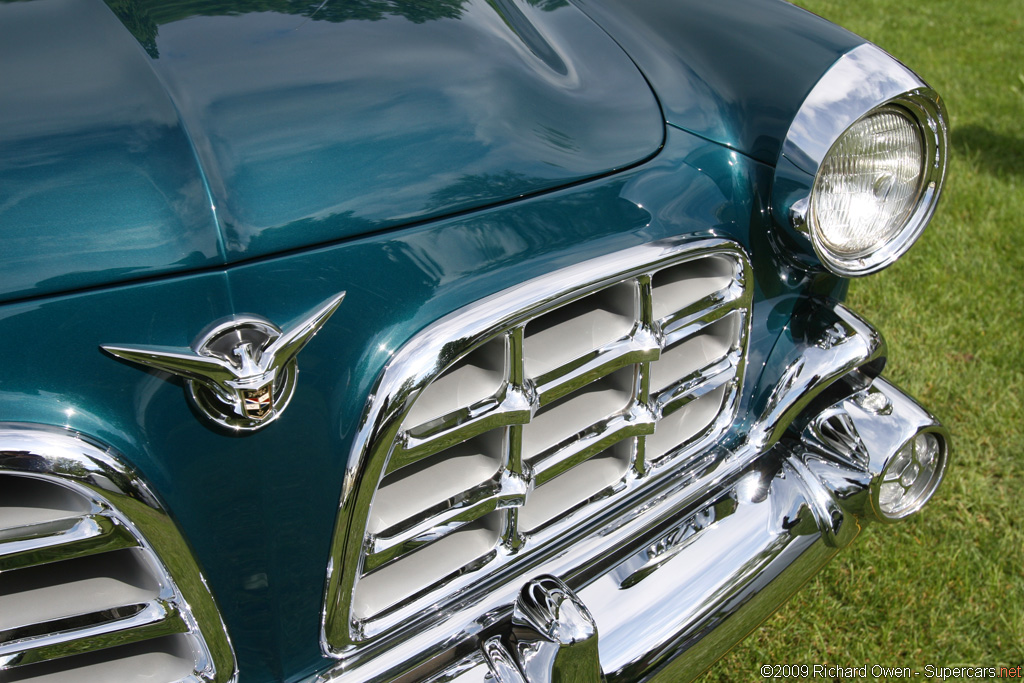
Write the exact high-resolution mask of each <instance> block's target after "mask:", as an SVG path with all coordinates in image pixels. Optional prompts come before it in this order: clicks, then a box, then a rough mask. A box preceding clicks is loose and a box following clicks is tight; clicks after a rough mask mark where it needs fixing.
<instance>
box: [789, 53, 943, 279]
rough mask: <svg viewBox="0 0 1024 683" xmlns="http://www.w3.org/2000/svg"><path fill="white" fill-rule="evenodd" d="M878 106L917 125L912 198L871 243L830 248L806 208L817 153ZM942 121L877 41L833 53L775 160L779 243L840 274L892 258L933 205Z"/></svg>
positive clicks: (936, 101)
mask: <svg viewBox="0 0 1024 683" xmlns="http://www.w3.org/2000/svg"><path fill="white" fill-rule="evenodd" d="M884 111H893V112H896V113H898V114H900V115H902V116H904V117H905V118H906V119H907V120H909V121H910V122H911V123H913V124H914V125H915V126H916V128H917V132H918V134H919V136H920V142H921V144H922V158H923V163H922V169H921V177H920V180H919V184H918V192H917V198H916V201H915V203H914V205H913V207H912V209H911V210H910V211H909V213H908V214H906V215H905V216H901V217H900V219H899V224H898V225H896V224H895V223H893V224H890V226H889V228H890V229H889V230H885V231H880V239H879V240H878V243H877V244H876V245H875V246H874V247H873V248H870V249H867V250H864V251H863V252H860V253H853V254H843V253H838V252H837V251H836V250H834V249H831V248H830V247H829V245H828V240H827V239H826V238H825V235H826V234H827V231H828V227H829V226H827V225H823V224H822V221H821V219H820V217H819V216H818V215H817V214H816V212H815V210H814V203H815V202H814V198H815V194H814V193H815V188H816V187H818V186H819V183H820V178H821V174H822V173H823V167H824V164H825V161H826V160H827V159H828V157H829V155H830V154H831V153H832V151H833V150H834V149H835V148H836V146H837V144H838V143H839V142H840V141H841V140H842V139H843V138H844V136H846V135H847V134H848V133H849V132H850V130H851V128H853V127H854V126H856V125H857V124H858V123H859V122H861V121H863V120H865V119H867V118H869V117H872V116H875V115H877V114H879V113H880V112H884ZM947 121H948V118H947V115H946V110H945V104H944V102H943V100H942V99H941V98H940V97H939V95H938V93H936V92H935V91H934V90H933V89H932V88H930V87H929V86H928V85H927V84H925V83H924V81H922V80H921V79H920V78H918V77H917V76H916V75H915V74H914V73H913V72H911V71H910V70H909V69H907V68H906V67H905V66H903V65H902V64H900V63H899V62H898V61H897V60H895V59H894V58H893V57H891V56H889V55H888V54H887V53H885V52H884V51H882V50H881V49H879V48H878V47H876V46H874V45H871V44H864V45H861V46H860V47H858V48H856V49H854V50H852V51H850V52H848V53H847V54H845V55H844V56H843V57H841V58H840V59H839V60H838V61H837V62H836V63H835V64H834V65H833V66H832V67H831V68H830V69H829V70H828V71H827V72H826V73H825V74H824V75H823V76H822V78H821V79H820V80H819V81H818V83H817V84H816V85H815V87H814V88H813V89H812V90H811V92H810V94H808V96H807V98H806V99H805V101H804V103H803V105H802V106H801V108H800V110H799V111H798V112H797V115H796V117H795V118H794V120H793V123H792V125H791V126H790V129H789V132H788V133H787V136H786V139H785V141H784V143H783V147H782V154H781V156H780V158H779V163H778V165H777V167H776V178H775V187H774V189H773V196H772V203H773V213H774V215H775V221H776V223H777V224H778V225H780V226H782V227H783V231H784V232H785V233H786V235H787V237H788V239H787V240H786V244H785V247H786V249H788V250H790V251H791V252H793V255H794V256H795V257H796V259H797V260H798V261H799V262H800V263H802V264H803V265H805V266H808V267H811V268H815V267H817V268H820V267H822V266H824V267H825V268H827V269H828V270H829V271H831V272H833V273H835V274H837V275H840V276H843V277H859V276H862V275H868V274H870V273H874V272H877V271H879V270H881V269H883V268H885V267H887V266H889V265H891V264H892V263H893V262H895V261H896V260H897V259H898V258H900V257H901V256H902V255H903V254H904V253H906V251H907V250H908V249H909V248H910V247H911V246H912V245H913V244H914V242H915V241H917V238H918V237H920V235H921V233H922V232H923V231H924V228H925V226H926V225H927V224H928V221H929V220H930V219H931V217H932V215H933V214H934V212H935V208H936V205H937V203H938V198H939V195H940V193H941V191H942V186H943V182H944V180H945V176H946V168H947V164H948V153H947V152H948V145H949V142H948V141H949V133H948V123H947ZM807 247H810V248H809V249H808V248H807ZM801 252H802V253H801Z"/></svg>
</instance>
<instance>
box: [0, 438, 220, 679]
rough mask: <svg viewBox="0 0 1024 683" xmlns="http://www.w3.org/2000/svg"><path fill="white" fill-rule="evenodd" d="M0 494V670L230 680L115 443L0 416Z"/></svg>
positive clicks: (201, 596)
mask: <svg viewBox="0 0 1024 683" xmlns="http://www.w3.org/2000/svg"><path fill="white" fill-rule="evenodd" d="M0 491H4V492H5V494H4V495H3V496H0V614H2V616H0V671H2V674H0V677H3V678H4V680H8V679H10V680H17V681H21V680H33V679H35V678H36V677H39V676H43V677H46V680H57V681H60V680H67V681H103V680H123V681H131V680H135V678H133V676H136V675H137V676H141V678H139V680H143V679H144V680H147V681H159V680H161V679H160V677H161V676H164V677H165V678H166V680H167V681H193V682H196V683H198V682H200V681H203V682H208V683H221V682H224V681H233V680H235V679H236V677H237V670H236V665H235V657H234V653H233V651H232V648H231V644H230V641H229V639H228V636H227V633H226V630H225V627H224V624H223V622H222V620H221V618H220V614H219V612H218V610H217V607H216V605H215V603H214V601H213V598H212V596H211V595H210V593H209V590H208V589H207V587H206V583H205V579H203V577H202V575H201V574H200V572H199V569H198V567H197V566H196V564H195V561H194V560H193V559H192V554H191V550H190V549H189V548H188V545H187V544H186V542H185V541H184V539H183V538H182V536H181V535H180V533H179V532H178V530H177V528H176V527H175V525H174V523H173V522H172V521H171V520H170V518H169V517H168V516H167V513H166V512H165V511H164V509H163V508H162V506H161V505H160V503H159V501H158V500H157V499H156V498H155V496H154V495H153V494H152V493H151V491H150V490H149V488H148V487H147V486H146V484H145V483H144V482H143V481H142V480H141V479H139V478H138V477H137V476H135V475H134V474H133V473H132V472H131V470H129V469H128V468H127V467H126V466H125V465H124V464H123V462H122V461H121V459H120V458H119V456H118V455H117V454H116V453H115V452H114V451H113V450H112V449H110V448H108V447H106V446H104V445H103V444H100V443H99V442H96V441H93V440H91V439H89V438H87V437H85V436H83V435H81V434H79V433H77V432H73V431H71V430H67V429H60V428H56V427H48V426H43V425H34V424H20V423H19V424H15V423H0Z"/></svg>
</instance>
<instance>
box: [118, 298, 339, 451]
mask: <svg viewBox="0 0 1024 683" xmlns="http://www.w3.org/2000/svg"><path fill="white" fill-rule="evenodd" d="M344 298H345V292H341V293H340V294H337V295H336V296H333V297H331V298H330V299H328V300H327V301H325V302H323V303H322V304H320V305H319V306H317V307H316V308H315V309H313V310H312V311H310V312H309V313H307V314H306V315H304V316H302V317H301V318H300V319H299V321H298V322H296V323H294V324H292V325H291V326H290V327H288V328H287V329H284V330H282V329H281V328H279V327H277V326H276V325H274V323H272V322H270V321H269V320H267V319H265V318H261V317H259V316H252V315H246V316H236V317H233V318H229V319H227V320H224V321H221V322H219V323H215V324H214V325H213V326H212V327H211V328H208V331H206V332H204V333H201V334H200V335H199V337H198V338H197V339H196V341H195V342H193V344H192V346H191V348H181V347H174V346H147V345H138V346H121V345H116V344H104V345H102V346H101V347H100V348H102V349H103V350H104V351H106V352H107V353H109V354H110V355H112V356H115V357H117V358H121V359H123V360H126V361H129V362H131V363H137V364H139V365H144V366H146V367H148V368H153V369H155V370H161V371H163V372H169V373H171V374H174V375H177V376H179V377H182V378H184V380H185V392H186V395H187V396H188V398H189V401H190V402H191V403H192V404H193V406H195V407H196V408H197V409H198V410H199V412H200V413H202V414H203V415H205V416H206V417H208V418H210V419H211V420H213V421H214V422H215V423H217V424H218V425H221V426H223V427H227V428H228V429H230V430H233V431H241V432H249V431H255V430H256V429H260V428H261V427H264V426H266V425H268V424H270V423H271V422H273V421H274V420H275V419H276V418H277V417H278V416H279V415H281V413H282V412H283V411H284V409H285V408H286V407H287V406H288V402H289V401H290V400H291V398H292V395H293V394H294V393H295V381H296V378H297V377H298V373H299V369H298V363H297V361H296V356H297V355H298V353H299V352H300V351H301V350H302V349H303V347H305V346H306V344H307V343H308V342H309V340H310V339H312V338H313V336H314V335H315V334H316V333H317V332H318V331H319V330H320V328H321V327H323V325H324V323H326V322H327V320H328V318H330V317H331V315H333V314H334V312H335V311H336V310H338V307H339V306H340V305H341V302H342V299H344Z"/></svg>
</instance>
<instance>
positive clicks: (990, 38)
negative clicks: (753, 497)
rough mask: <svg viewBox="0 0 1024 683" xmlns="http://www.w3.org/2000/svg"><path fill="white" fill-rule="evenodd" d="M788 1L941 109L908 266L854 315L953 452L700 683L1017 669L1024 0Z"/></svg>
mask: <svg viewBox="0 0 1024 683" xmlns="http://www.w3.org/2000/svg"><path fill="white" fill-rule="evenodd" d="M798 4H800V5H801V6H803V7H806V8H807V9H809V10H811V11H812V12H815V13H816V14H820V15H822V16H824V17H826V18H828V19H830V20H832V21H834V22H836V23H838V24H841V25H842V26H845V27H846V28H849V29H850V30H852V31H854V32H856V33H858V34H860V35H862V36H864V37H865V38H867V39H869V40H871V41H872V42H874V43H876V44H878V45H879V46H881V47H882V48H883V49H885V50H887V51H888V52H890V53H891V54H893V55H894V56H896V57H897V58H898V59H900V60H901V61H903V62H904V63H906V64H907V65H908V66H910V68H912V69H914V70H915V71H916V72H917V73H919V74H920V75H921V76H922V77H923V78H924V79H925V80H926V81H928V82H929V83H930V84H931V85H932V87H934V88H935V89H936V90H938V91H939V93H941V94H942V95H943V97H944V98H945V99H946V103H947V106H948V109H949V113H950V119H951V140H952V154H951V162H950V168H949V175H948V177H947V185H946V191H945V193H944V195H943V197H942V200H941V202H940V205H939V209H938V212H937V213H936V216H935V218H934V220H933V221H932V223H931V226H930V227H929V228H928V230H927V231H926V232H925V234H924V236H923V237H922V238H921V240H920V241H919V242H918V244H917V245H916V246H914V248H913V249H911V251H910V252H909V254H908V255H907V256H905V257H904V258H903V259H902V260H900V261H899V262H898V263H897V264H896V265H894V266H893V267H891V268H889V269H888V270H886V271H884V272H883V273H882V274H880V275H875V276H872V277H868V278H866V279H864V280H858V281H856V282H854V283H853V285H852V287H851V295H850V300H849V305H850V306H851V308H853V310H855V311H857V312H858V313H860V314H862V315H863V316H864V317H866V318H867V319H868V320H869V321H871V322H872V323H874V324H875V325H876V326H877V327H879V329H881V331H882V332H883V334H884V335H885V337H886V339H887V340H888V343H889V365H888V367H887V370H886V372H885V374H886V375H887V376H888V377H889V378H890V379H892V380H894V381H895V382H896V383H897V384H899V385H901V386H902V387H903V388H904V389H906V390H907V391H908V392H909V393H910V394H911V395H914V396H916V397H917V398H918V399H919V400H920V401H921V403H922V404H923V405H924V406H925V407H927V408H928V409H929V410H931V411H932V412H933V413H935V414H936V415H937V416H938V417H939V418H940V419H941V420H943V421H944V422H945V423H946V425H947V426H948V427H949V428H950V430H951V431H952V434H953V448H954V451H953V455H952V459H951V464H950V467H949V470H948V472H947V476H946V480H945V482H944V483H943V485H942V487H941V488H940V489H939V491H938V493H937V494H936V498H935V499H934V500H933V501H932V502H931V503H930V504H929V505H928V506H927V507H925V509H924V511H923V512H922V513H920V514H919V515H917V516H915V517H913V518H911V519H910V520H907V521H906V522H904V523H901V524H897V525H893V526H884V527H883V526H881V525H877V524H876V525H873V526H869V527H868V528H867V529H866V530H865V532H864V533H863V534H862V535H861V537H860V538H859V539H857V541H856V542H855V543H854V544H853V545H852V546H851V547H849V548H847V549H846V550H844V551H843V552H841V553H840V554H839V556H837V557H836V559H835V560H833V561H832V563H831V564H830V565H829V566H828V567H827V568H826V569H825V570H824V571H823V572H822V573H821V574H820V575H819V576H818V577H816V578H815V579H814V580H812V581H811V582H810V583H808V585H807V586H805V587H804V588H803V590H802V591H801V592H800V593H799V594H798V595H797V596H796V597H794V598H793V599H792V600H791V601H790V602H789V603H788V604H787V605H786V606H785V607H783V608H782V609H781V610H780V611H779V612H778V613H776V614H775V615H774V616H773V617H771V618H770V619H768V620H767V621H766V622H765V624H764V625H762V626H761V628H759V629H758V630H756V631H755V632H754V633H753V634H751V636H750V637H748V638H747V640H745V641H744V642H743V643H741V644H740V645H738V646H737V647H736V648H735V649H734V650H733V651H732V652H731V653H730V654H728V655H727V656H726V657H724V658H723V659H722V660H720V661H719V662H718V664H716V665H715V667H713V668H712V669H711V670H710V672H709V673H708V674H707V675H706V676H705V678H704V680H705V681H709V682H710V681H723V682H725V681H729V682H732V681H751V680H760V679H761V676H760V674H759V670H760V667H761V665H763V664H808V665H812V664H827V665H830V666H843V667H857V666H864V665H868V666H869V668H870V665H873V664H880V665H885V666H890V667H896V666H907V667H911V669H916V670H918V671H922V672H923V670H924V667H925V666H926V665H928V664H931V665H934V666H997V665H1004V666H1014V667H1015V666H1017V665H1020V664H1024V524H1022V522H1021V514H1022V503H1024V500H1022V498H1024V496H1022V494H1024V438H1022V434H1024V414H1022V410H1021V396H1022V393H1024V392H1022V387H1024V341H1022V340H1024V314H1022V311H1024V285H1022V280H1024V26H1022V24H1024V0H995V1H992V2H983V3H968V2H964V1H963V0H926V1H924V2H897V1H894V0H859V1H857V2H854V1H851V0H801V1H800V2H798ZM924 679H925V677H924V676H923V675H922V676H920V677H918V678H917V680H924ZM819 680H820V679H819ZM830 680H843V679H830ZM963 680H976V679H963Z"/></svg>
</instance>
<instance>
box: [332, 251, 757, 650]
mask: <svg viewBox="0 0 1024 683" xmlns="http://www.w3.org/2000/svg"><path fill="white" fill-rule="evenodd" d="M751 284H752V279H751V273H750V267H749V263H748V260H747V257H746V254H745V252H744V251H743V250H742V248H741V247H740V246H739V245H737V244H736V243H734V242H731V241H729V240H724V239H704V240H697V241H694V240H683V239H679V240H663V241H659V242H654V243H650V244H646V245H642V246H639V247H634V248H631V249H628V250H625V251H622V252H619V253H617V254H613V255H609V256H605V257H600V258H596V259H592V260H590V261H586V262H583V263H580V264H577V265H575V266H570V267H568V268H564V269H562V270H559V271H556V272H553V273H551V274H549V275H545V276H541V277H539V278H535V279H534V280H531V281H528V282H525V283H523V284H521V285H517V286H515V287H512V288H510V289H507V290H505V291H503V292H499V293H497V294H495V295H492V296H490V297H487V298H485V299H483V300H481V301H479V302H476V303H474V304H470V305H468V306H466V307H464V308H463V309H460V310H459V311H456V312H455V313H453V314H451V315H449V316H446V317H445V318H443V319H442V320H440V321H438V322H437V323H435V324H434V325H432V326H431V327H429V328H427V329H426V330H424V331H423V332H421V333H420V334H418V335H417V336H416V337H414V338H413V339H412V340H411V341H410V342H408V343H407V344H406V345H405V346H403V347H402V349H400V350H399V351H398V352H396V354H395V355H394V357H393V359H392V361H391V362H390V363H389V365H388V366H387V368H386V369H385V371H384V373H383V375H382V377H381V379H380V380H379V382H378V384H377V386H376V388H375V390H374V392H373V393H372V395H371V399H370V401H369V403H368V405H367V408H366V411H365V413H364V418H363V421H362V423H361V425H360V431H359V433H358V435H357V438H356V441H355V443H354V446H353V457H352V458H350V462H349V470H348V476H347V477H346V483H345V488H344V490H343V494H342V500H341V506H340V511H339V518H338V524H337V526H336V532H335V534H336V537H335V542H334V548H333V550H332V558H331V567H330V568H329V572H328V584H327V591H326V600H325V612H324V649H325V651H326V652H328V653H330V654H332V655H334V656H339V657H344V656H346V655H347V654H349V653H352V652H353V651H356V650H360V649H361V646H362V644H367V646H369V643H368V641H373V642H374V643H377V644H380V645H382V646H383V645H385V644H386V642H387V641H388V640H389V638H388V635H389V634H390V633H393V632H395V631H396V630H399V629H400V627H403V626H407V625H408V624H410V623H411V622H417V623H420V622H423V621H424V620H428V621H429V620H434V621H436V620H438V619H440V618H441V616H442V615H443V613H445V612H446V611H451V610H453V609H459V608H460V607H461V606H465V605H468V604H471V603H472V600H473V596H478V595H481V594H483V593H484V592H485V591H487V590H488V587H491V586H494V585H496V583H501V584H504V583H508V582H509V581H515V580H516V579H517V578H520V577H521V576H522V575H523V574H524V573H525V572H527V571H529V567H530V566H535V565H536V563H537V562H538V561H539V560H540V559H542V558H543V557H544V556H545V554H550V552H551V550H550V548H551V547H553V546H559V547H564V545H565V542H566V540H567V539H568V540H569V541H571V538H572V537H573V536H574V534H575V533H576V532H582V529H583V527H585V526H586V525H587V523H588V520H590V519H591V518H592V517H593V516H594V515H595V514H597V513H600V512H601V511H604V510H607V509H609V508H610V507H611V506H613V505H618V504H620V503H623V502H631V503H635V502H636V501H638V500H643V499H644V497H645V495H647V496H650V495H652V494H651V493H650V492H649V486H648V484H649V483H651V482H653V481H657V480H660V479H661V478H663V476H664V475H666V474H668V473H670V472H676V473H679V472H680V471H681V470H686V469H688V468H690V467H691V466H692V467H696V466H697V465H702V466H706V465H707V462H706V460H707V458H708V457H716V456H711V455H706V456H705V455H702V454H704V453H705V452H710V451H708V448H709V446H710V445H711V444H712V443H714V442H715V441H716V440H717V439H719V438H720V437H721V436H722V435H723V434H724V433H725V431H726V430H727V429H728V427H729V426H730V424H731V423H732V421H733V419H734V418H735V413H736V408H737V405H738V396H739V392H740V388H741V386H742V381H743V374H744V369H745V358H746V344H747V335H748V330H749V325H750V321H749V311H750V305H751V289H750V287H751ZM609 311H610V312H611V313H609ZM616 317H618V318H619V319H618V320H617V321H616V320H614V318H616ZM589 319H594V320H596V322H594V323H593V324H591V323H592V322H593V321H591V322H587V321H588V320H589ZM598 319H601V320H598ZM580 321H583V322H582V323H581V322H580ZM588 330H589V331H590V332H591V334H590V335H589V341H587V340H586V339H584V337H585V336H586V335H585V334H584V333H586V332H587V331H588ZM545 336H547V337H548V339H547V340H545ZM698 346H704V347H710V348H711V352H710V355H708V353H707V352H706V349H705V353H704V355H705V357H704V358H703V360H701V361H700V362H698V363H697V365H693V362H694V360H693V359H695V358H697V359H700V357H701V353H700V350H699V349H696V348H695V347H698ZM538 351H539V353H538ZM547 354H552V355H554V356H558V355H561V357H560V358H555V359H554V360H552V359H551V358H550V357H549V356H548V355H547ZM669 359H672V360H671V361H670V360H669ZM659 361H660V365H663V366H665V368H664V369H662V368H661V367H659ZM658 370H662V373H661V374H659V372H658ZM666 374H667V375H668V377H667V379H666V376H665V375H666ZM605 385H607V387H605ZM437 387H447V388H446V389H445V390H443V391H438V390H437ZM453 393H454V394H456V395H457V396H458V398H457V399H455V400H453V399H452V397H451V395H452V394H453ZM594 397H597V398H594ZM598 399H600V400H598ZM418 401H420V402H422V403H423V405H419V404H418V403H417V402H418ZM574 403H575V404H579V405H582V406H583V407H582V408H579V409H578V410H577V409H575V408H573V409H570V408H569V406H571V405H573V404H574ZM428 404H429V405H428ZM609 406H610V407H609ZM690 413H694V414H696V417H692V416H690V417H687V416H688V415H689V414H690ZM579 419H582V426H581V425H580V424H574V421H576V420H579ZM544 423H548V424H544ZM659 428H660V430H661V431H660V432H659ZM665 433H668V436H663V435H664V434H665ZM652 445H655V446H656V447H654V448H652ZM460 477H461V478H462V479H460ZM467 482H468V483H469V485H465V484H466V483H467ZM424 483H429V484H430V485H429V486H423V485H422V484H424ZM588 485H589V488H588ZM446 486H447V487H448V488H449V489H451V488H453V487H454V490H447V489H446V488H445V487H446ZM538 501H540V502H538ZM403 506H404V508H405V509H404V510H403ZM382 509H383V510H384V511H383V512H382V511H381V510H382ZM334 568H343V570H342V571H337V572H335V571H334ZM389 570H391V571H389ZM414 570H415V571H414ZM424 575H426V576H427V578H426V579H423V578H422V577H423V576H424ZM381 577H384V578H381ZM370 649H372V650H374V651H379V647H378V646H376V645H374V646H373V647H371V648H370Z"/></svg>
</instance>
